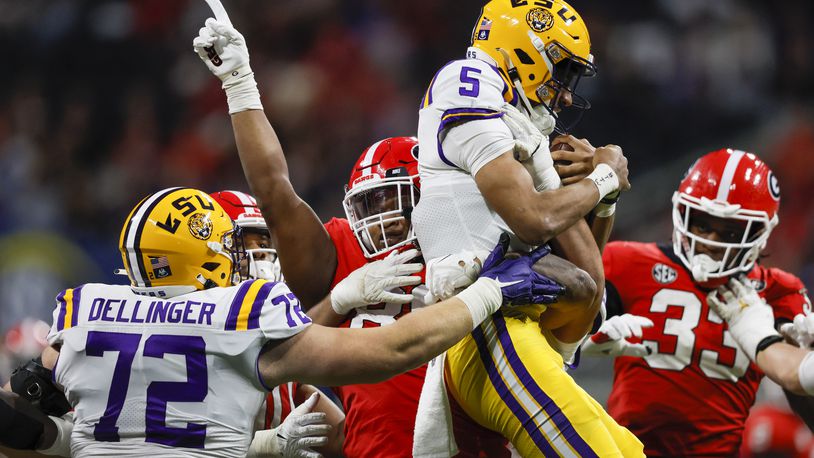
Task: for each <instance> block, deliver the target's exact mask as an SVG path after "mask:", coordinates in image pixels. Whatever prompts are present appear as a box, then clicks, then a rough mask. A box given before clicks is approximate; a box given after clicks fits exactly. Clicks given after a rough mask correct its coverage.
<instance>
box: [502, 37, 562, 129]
mask: <svg viewBox="0 0 814 458" xmlns="http://www.w3.org/2000/svg"><path fill="white" fill-rule="evenodd" d="M497 50H498V51H500V54H501V55H503V62H504V63H505V64H506V69H507V73H508V74H509V78H510V79H511V80H512V84H514V90H515V93H516V94H517V97H518V98H519V99H520V105H521V106H522V107H523V109H524V110H526V114H527V115H528V117H529V119H531V122H532V124H534V125H535V127H537V128H538V129H540V132H542V133H543V135H551V132H554V127H555V126H556V125H557V119H556V118H554V116H552V115H551V113H549V112H548V110H547V109H545V107H539V108H540V109H539V110H538V109H535V108H533V107H532V106H531V101H529V99H528V97H526V92H525V91H524V90H523V85H522V82H521V81H520V73H518V72H517V67H515V66H514V62H512V58H511V57H509V53H507V52H506V50H505V49H503V48H497Z"/></svg>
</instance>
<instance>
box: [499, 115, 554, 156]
mask: <svg viewBox="0 0 814 458" xmlns="http://www.w3.org/2000/svg"><path fill="white" fill-rule="evenodd" d="M501 111H503V117H502V119H503V122H505V123H506V126H508V127H509V130H510V131H511V133H512V136H513V137H514V157H515V159H517V160H518V161H521V162H522V161H525V160H527V159H529V158H530V157H531V156H532V155H533V154H534V153H535V152H537V150H538V149H539V148H540V146H544V147H546V148H547V147H548V137H547V136H545V135H543V133H542V132H540V129H538V128H537V127H535V126H534V124H532V122H531V119H529V117H528V116H526V115H525V114H524V113H521V112H520V110H518V109H517V108H516V107H515V106H514V105H512V104H511V103H505V104H503V107H501ZM551 164H552V166H553V165H554V162H553V160H552V163H551Z"/></svg>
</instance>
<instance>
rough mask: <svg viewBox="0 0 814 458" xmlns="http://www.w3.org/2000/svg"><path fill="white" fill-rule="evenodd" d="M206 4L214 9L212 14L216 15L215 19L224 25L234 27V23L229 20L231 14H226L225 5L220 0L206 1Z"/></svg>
mask: <svg viewBox="0 0 814 458" xmlns="http://www.w3.org/2000/svg"><path fill="white" fill-rule="evenodd" d="M205 1H206V4H207V5H209V8H211V9H212V12H213V13H215V19H217V20H218V21H219V22H223V23H224V24H228V25H232V21H231V20H229V14H228V13H227V12H226V8H224V7H223V4H222V3H221V2H220V0H205Z"/></svg>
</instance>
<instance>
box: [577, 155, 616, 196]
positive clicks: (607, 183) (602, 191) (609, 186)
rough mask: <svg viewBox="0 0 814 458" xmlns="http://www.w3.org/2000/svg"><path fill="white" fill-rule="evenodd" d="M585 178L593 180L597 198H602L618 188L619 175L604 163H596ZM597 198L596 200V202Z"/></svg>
mask: <svg viewBox="0 0 814 458" xmlns="http://www.w3.org/2000/svg"><path fill="white" fill-rule="evenodd" d="M585 178H586V179H588V180H591V181H593V182H594V184H595V185H596V188H597V189H598V190H599V200H602V198H603V197H605V196H607V195H608V194H610V193H612V192H613V191H616V190H617V189H619V177H618V176H616V172H614V171H613V169H612V168H611V167H610V166H609V165H608V164H605V163H599V164H597V166H596V167H595V168H594V171H593V172H591V174H590V175H588V176H587V177H585ZM599 200H597V203H598V202H599Z"/></svg>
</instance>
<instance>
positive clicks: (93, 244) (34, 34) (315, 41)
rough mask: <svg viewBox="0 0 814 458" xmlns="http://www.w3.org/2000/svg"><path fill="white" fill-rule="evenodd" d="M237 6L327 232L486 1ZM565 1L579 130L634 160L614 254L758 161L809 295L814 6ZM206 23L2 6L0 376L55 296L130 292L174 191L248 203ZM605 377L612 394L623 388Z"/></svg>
mask: <svg viewBox="0 0 814 458" xmlns="http://www.w3.org/2000/svg"><path fill="white" fill-rule="evenodd" d="M224 3H225V4H226V7H227V9H228V11H229V12H230V15H231V17H232V21H233V23H234V24H235V26H236V27H237V28H238V30H240V31H241V32H242V33H243V34H244V36H245V37H246V39H247V42H248V45H249V49H250V52H251V59H252V67H253V69H254V71H255V73H256V78H257V81H258V83H259V86H260V90H261V93H262V95H263V102H264V105H265V108H266V112H267V113H268V116H269V117H270V119H271V121H272V124H273V125H274V127H275V128H276V129H277V132H278V134H279V136H280V138H281V141H282V143H283V146H284V148H285V150H286V154H287V158H288V162H289V167H290V170H291V179H292V181H293V183H294V185H295V187H296V188H297V191H298V192H299V193H300V194H301V195H302V196H303V197H304V198H305V199H306V200H307V201H308V202H309V203H310V204H311V205H312V206H313V207H314V209H315V210H316V211H317V212H318V213H319V215H320V216H321V217H323V218H325V219H327V218H329V217H331V216H338V215H341V214H342V207H341V199H342V196H343V192H344V191H343V185H344V184H345V183H346V181H347V178H348V175H349V171H350V167H351V166H352V165H353V163H354V161H355V160H356V159H357V157H358V155H359V154H360V153H361V151H362V150H363V149H364V148H365V147H367V146H368V145H370V144H371V143H373V142H374V141H376V140H378V139H380V138H381V137H385V136H397V135H412V134H414V132H415V129H416V122H417V116H416V112H417V107H418V104H419V100H420V98H421V96H422V95H423V92H424V90H425V89H426V86H427V84H428V82H429V80H430V78H431V77H432V75H433V74H434V73H435V71H436V70H437V68H439V67H440V66H441V65H443V64H444V63H445V62H447V61H449V60H452V59H456V58H459V57H462V56H463V53H464V52H465V50H466V47H467V46H468V43H469V36H470V33H471V30H472V26H473V25H474V22H475V19H476V18H477V16H478V12H479V9H480V6H481V2H480V1H476V0H467V1H454V2H452V1H438V0H411V1H403V0H343V1H339V0H277V1H274V2H259V1H249V0H224ZM572 5H573V6H574V7H575V8H576V9H577V10H578V11H579V12H580V13H581V14H582V16H583V18H584V20H585V21H586V22H587V24H588V27H589V30H590V32H591V37H592V42H593V53H594V55H595V57H596V63H597V65H598V67H599V74H598V76H597V77H595V78H593V79H589V80H583V81H582V82H581V86H580V88H579V89H580V90H581V92H582V93H583V94H584V95H585V96H587V97H588V98H589V99H590V101H591V103H592V105H593V109H592V110H591V111H590V112H588V113H587V114H586V116H585V117H584V118H583V121H582V122H581V124H580V125H579V126H578V127H577V129H576V130H575V132H574V134H575V135H576V136H578V137H586V138H588V139H590V141H591V142H592V143H593V144H594V145H597V144H606V143H615V144H619V145H621V146H622V147H623V148H624V151H625V153H626V155H627V157H628V158H629V160H630V171H631V181H632V183H633V189H632V191H631V192H630V193H628V194H626V195H625V196H624V198H623V200H622V202H621V203H620V207H619V216H618V218H617V227H616V229H615V232H614V238H633V239H638V240H645V241H653V240H668V239H669V237H670V228H671V223H670V216H669V210H670V206H671V204H670V197H671V194H672V192H673V190H674V189H675V187H676V185H677V184H678V182H679V180H680V179H681V177H682V174H683V171H684V170H685V169H686V168H687V167H688V166H689V165H690V164H691V163H692V161H693V160H694V158H696V157H697V156H699V155H701V154H703V153H705V152H708V151H711V150H713V149H717V148H720V147H723V146H732V147H735V148H739V149H745V150H749V151H754V152H756V153H758V154H759V155H760V156H761V157H763V158H765V160H766V161H767V162H768V163H769V164H770V165H771V166H772V167H773V168H774V170H775V173H776V174H777V175H778V177H779V179H780V184H781V190H782V203H781V213H780V214H781V216H780V226H779V228H778V229H777V230H776V231H775V233H774V235H773V238H772V240H771V242H770V244H769V250H768V251H767V254H768V255H769V257H768V258H767V259H766V260H765V262H766V263H768V264H770V265H775V266H780V267H783V268H785V269H788V270H790V271H791V272H794V273H796V274H798V275H799V276H801V277H802V278H803V280H804V281H805V282H806V284H807V285H809V286H812V285H814V243H812V238H811V237H810V234H811V233H812V229H814V227H813V226H814V199H812V198H811V194H812V191H814V173H812V169H811V164H812V162H813V161H812V159H814V155H812V153H814V117H812V116H813V113H812V107H814V105H812V101H813V100H812V99H814V31H812V30H813V29H812V27H811V26H810V24H812V21H814V6H813V5H814V4H812V2H810V1H809V0H787V1H785V2H782V3H777V2H766V1H749V0H740V1H735V0H715V1H708V0H657V1H654V0H627V1H624V2H590V1H587V0H573V1H572ZM210 15H211V13H210V12H209V9H208V7H207V6H206V4H205V3H204V2H203V1H202V0H172V1H167V0H95V1H89V0H26V1H19V0H0V43H2V47H1V49H2V51H0V52H2V69H3V71H0V192H1V193H2V199H0V311H2V313H0V335H7V337H6V338H5V339H0V348H3V350H2V351H0V354H2V355H4V356H2V357H0V361H3V362H2V363H0V382H2V381H4V380H5V379H6V377H7V374H8V367H9V366H10V365H11V364H12V360H14V359H15V358H17V357H24V356H26V355H22V356H21V352H22V353H24V352H25V351H26V348H27V345H28V344H27V343H26V342H29V340H30V338H29V337H26V336H35V335H38V333H41V332H42V331H41V325H37V324H36V321H32V320H26V319H27V318H33V319H40V320H44V321H45V322H48V323H50V313H51V310H52V307H53V303H54V301H53V298H54V296H55V294H56V293H57V292H58V291H60V290H61V289H63V288H65V287H68V286H72V285H75V284H78V283H83V282H87V281H106V282H119V283H123V282H125V281H126V279H125V278H124V277H114V276H113V270H114V269H115V268H118V267H120V264H121V258H120V257H119V254H118V250H117V248H116V245H117V241H118V236H119V231H120V228H121V225H122V223H123V221H124V218H125V217H126V215H127V213H128V212H129V210H130V209H131V208H132V206H133V205H134V204H135V203H136V202H137V201H138V200H139V199H141V198H142V197H143V196H145V195H147V194H149V193H151V192H153V191H156V190H158V189H161V188H163V187H168V186H176V185H186V186H193V187H198V188H201V189H204V190H209V191H216V190H221V189H230V188H231V189H240V190H248V189H247V185H246V183H245V181H244V179H243V175H242V171H241V168H240V164H239V162H238V159H237V153H236V150H235V146H234V141H233V137H232V132H231V125H230V121H229V116H228V114H227V110H226V101H225V97H224V95H223V92H222V90H221V89H220V82H219V81H218V80H217V79H216V78H214V77H213V76H212V75H211V74H209V72H208V71H207V70H206V68H205V66H204V65H203V64H202V63H201V62H200V60H199V58H198V56H197V55H196V54H195V53H194V52H193V51H192V38H193V37H194V36H195V35H196V34H197V32H198V29H199V28H200V27H201V25H202V23H203V21H204V19H205V18H206V17H209V16H210ZM38 329H40V330H39V331H38ZM588 366H589V367H588V373H589V374H592V372H591V367H593V366H592V365H591V364H588ZM602 367H605V368H607V367H606V366H602ZM595 372H596V371H595ZM593 378H594V377H593V375H590V376H589V379H591V380H593ZM597 380H598V383H597V384H596V386H597V388H596V390H598V391H599V392H601V391H602V389H603V388H602V386H603V385H607V381H608V379H607V377H601V379H597ZM587 383H589V385H591V381H590V380H589V381H588V382H587ZM592 386H593V385H592ZM605 389H606V388H605ZM598 396H599V397H600V398H602V399H601V400H603V401H604V398H603V396H602V395H598Z"/></svg>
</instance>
